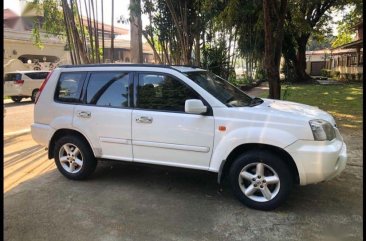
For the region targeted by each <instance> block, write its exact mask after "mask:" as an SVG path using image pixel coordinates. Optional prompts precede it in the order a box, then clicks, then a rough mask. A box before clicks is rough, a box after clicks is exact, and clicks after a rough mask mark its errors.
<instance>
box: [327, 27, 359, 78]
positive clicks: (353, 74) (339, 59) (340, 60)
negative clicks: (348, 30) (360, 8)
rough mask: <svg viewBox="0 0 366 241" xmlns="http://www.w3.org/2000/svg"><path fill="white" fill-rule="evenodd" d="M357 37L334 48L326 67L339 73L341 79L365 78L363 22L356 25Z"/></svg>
mask: <svg viewBox="0 0 366 241" xmlns="http://www.w3.org/2000/svg"><path fill="white" fill-rule="evenodd" d="M354 28H355V29H356V30H357V31H356V39H355V40H354V41H352V42H350V43H347V44H344V45H342V46H339V47H336V48H332V49H331V50H330V51H331V53H330V56H329V58H328V59H327V60H326V64H325V68H326V69H328V70H329V71H330V72H332V73H335V74H336V75H339V77H340V78H341V79H352V80H362V79H363V22H361V23H359V24H357V25H356V26H355V27H354Z"/></svg>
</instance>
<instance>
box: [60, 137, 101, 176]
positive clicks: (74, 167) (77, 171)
mask: <svg viewBox="0 0 366 241" xmlns="http://www.w3.org/2000/svg"><path fill="white" fill-rule="evenodd" d="M76 148H77V149H78V150H79V151H78V152H77V153H75V151H76ZM68 154H69V155H68ZM54 157H55V163H56V166H57V169H58V170H59V171H60V172H61V173H62V174H63V175H64V176H65V177H67V178H69V179H72V180H83V179H87V178H88V177H90V175H91V174H92V173H93V172H94V170H95V168H96V166H97V160H96V158H95V157H94V154H93V151H92V150H91V148H90V147H89V145H88V143H85V141H84V140H82V139H81V138H80V137H77V136H74V135H70V136H64V137H61V138H60V139H58V140H57V141H56V143H55V149H54ZM67 158H69V159H67Z"/></svg>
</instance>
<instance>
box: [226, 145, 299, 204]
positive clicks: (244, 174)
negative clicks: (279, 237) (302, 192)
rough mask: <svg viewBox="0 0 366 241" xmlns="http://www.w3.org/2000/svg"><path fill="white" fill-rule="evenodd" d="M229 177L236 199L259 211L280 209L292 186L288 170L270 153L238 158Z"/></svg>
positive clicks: (262, 152) (244, 155) (256, 153)
mask: <svg viewBox="0 0 366 241" xmlns="http://www.w3.org/2000/svg"><path fill="white" fill-rule="evenodd" d="M229 175H230V184H231V187H232V190H233V192H234V194H235V196H236V197H237V198H238V199H239V200H240V201H241V202H242V203H244V204H245V205H246V206H248V207H251V208H254V209H259V210H273V209H275V208H277V207H278V206H279V205H281V203H283V201H285V199H286V198H287V196H288V194H289V193H290V190H291V188H292V186H293V178H292V174H291V172H290V169H289V167H288V166H287V165H286V163H285V162H284V161H283V160H281V158H279V157H278V156H276V155H274V154H272V153H271V152H267V151H261V152H259V151H250V152H247V153H245V154H243V155H241V156H239V157H238V158H237V159H236V160H235V161H234V163H233V165H232V166H231V168H230V173H229Z"/></svg>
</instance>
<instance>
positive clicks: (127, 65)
mask: <svg viewBox="0 0 366 241" xmlns="http://www.w3.org/2000/svg"><path fill="white" fill-rule="evenodd" d="M58 67H59V68H81V67H158V68H169V69H173V68H172V67H171V66H170V65H165V64H79V65H60V66H58Z"/></svg>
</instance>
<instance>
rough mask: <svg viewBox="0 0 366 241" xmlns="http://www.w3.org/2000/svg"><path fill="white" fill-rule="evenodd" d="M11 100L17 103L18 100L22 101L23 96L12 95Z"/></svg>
mask: <svg viewBox="0 0 366 241" xmlns="http://www.w3.org/2000/svg"><path fill="white" fill-rule="evenodd" d="M10 98H11V100H12V101H14V102H16V103H19V102H20V101H22V99H23V97H20V96H12V97H10Z"/></svg>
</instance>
